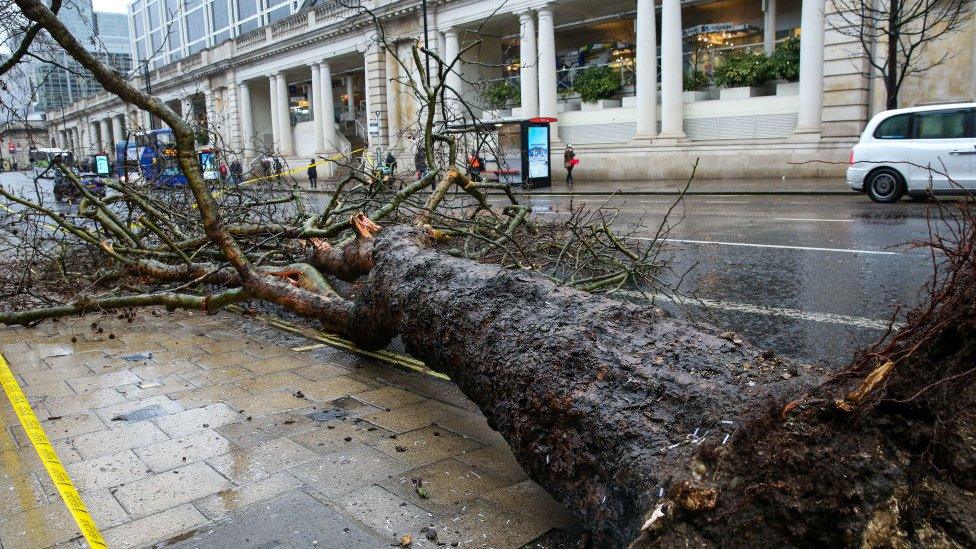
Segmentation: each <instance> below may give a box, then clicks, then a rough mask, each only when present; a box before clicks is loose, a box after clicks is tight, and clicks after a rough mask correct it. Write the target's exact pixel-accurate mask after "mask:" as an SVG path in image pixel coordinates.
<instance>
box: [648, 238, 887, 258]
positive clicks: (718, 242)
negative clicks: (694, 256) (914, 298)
mask: <svg viewBox="0 0 976 549" xmlns="http://www.w3.org/2000/svg"><path fill="white" fill-rule="evenodd" d="M632 238H635V239H637V240H654V239H653V238H648V237H643V236H635V237H632ZM662 240H664V241H665V242H680V243H682V244H716V245H719V246H742V247H747V248H773V249H776V250H805V251H810V252H841V253H847V254H873V255H905V254H903V253H902V252H888V251H883V250H858V249H851V248H817V247H813V246H785V245H783V244H753V243H751V242H723V241H721V240H691V239H687V238H664V239H662Z"/></svg>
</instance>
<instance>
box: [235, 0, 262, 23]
mask: <svg viewBox="0 0 976 549" xmlns="http://www.w3.org/2000/svg"><path fill="white" fill-rule="evenodd" d="M257 12H258V0H237V18H238V19H239V20H240V19H247V18H248V17H250V16H252V15H255V14H256V13H257Z"/></svg>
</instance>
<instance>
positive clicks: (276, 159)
mask: <svg viewBox="0 0 976 549" xmlns="http://www.w3.org/2000/svg"><path fill="white" fill-rule="evenodd" d="M281 168H282V166H281V157H280V156H276V157H274V175H275V181H281Z"/></svg>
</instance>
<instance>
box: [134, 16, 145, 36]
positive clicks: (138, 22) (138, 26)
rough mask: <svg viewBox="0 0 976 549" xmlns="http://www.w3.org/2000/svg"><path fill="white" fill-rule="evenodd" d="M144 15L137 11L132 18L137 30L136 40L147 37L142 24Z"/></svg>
mask: <svg viewBox="0 0 976 549" xmlns="http://www.w3.org/2000/svg"><path fill="white" fill-rule="evenodd" d="M142 17H143V13H142V12H141V11H137V12H136V13H135V15H133V16H132V26H133V28H134V29H135V33H136V38H142V37H144V36H146V27H145V25H144V24H143V22H142Z"/></svg>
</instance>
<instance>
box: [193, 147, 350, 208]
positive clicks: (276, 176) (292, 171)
mask: <svg viewBox="0 0 976 549" xmlns="http://www.w3.org/2000/svg"><path fill="white" fill-rule="evenodd" d="M365 150H366V147H361V148H358V149H356V150H354V151H349V152H348V153H339V154H335V155H332V156H331V157H329V158H327V159H325V160H320V161H318V162H313V163H311V164H305V165H303V166H299V167H297V168H292V169H290V170H288V171H284V172H281V173H280V174H277V173H276V174H272V175H265V176H262V177H252V178H251V179H245V180H244V181H241V185H247V184H249V183H256V182H258V181H265V180H267V181H270V180H272V179H280V178H282V177H284V176H286V175H292V174H295V173H298V172H300V171H302V170H307V169H309V168H311V167H312V166H319V165H321V164H328V163H329V162H335V161H336V160H339V159H340V158H342V157H344V156H352V155H354V154H356V153H359V152H362V151H365ZM211 194H213V197H214V198H220V197H221V196H223V195H224V191H217V192H214V193H211ZM192 207H193V208H194V209H196V208H197V205H196V204H195V203H194V204H193V206H192Z"/></svg>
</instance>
